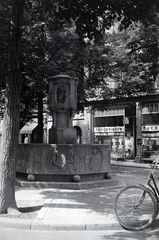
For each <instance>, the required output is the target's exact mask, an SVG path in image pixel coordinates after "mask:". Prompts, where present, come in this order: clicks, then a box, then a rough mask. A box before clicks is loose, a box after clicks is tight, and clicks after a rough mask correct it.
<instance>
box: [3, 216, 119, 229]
mask: <svg viewBox="0 0 159 240" xmlns="http://www.w3.org/2000/svg"><path fill="white" fill-rule="evenodd" d="M0 227H1V228H5V229H20V230H38V231H95V230H100V231H101V230H104V231H105V230H121V229H123V228H122V227H121V226H120V224H119V223H118V222H113V223H92V224H89V223H88V224H86V223H79V224H74V223H70V224H67V223H61V224H57V223H56V224H54V223H51V222H50V220H38V219H34V220H33V219H21V218H19V219H15V218H8V217H0Z"/></svg>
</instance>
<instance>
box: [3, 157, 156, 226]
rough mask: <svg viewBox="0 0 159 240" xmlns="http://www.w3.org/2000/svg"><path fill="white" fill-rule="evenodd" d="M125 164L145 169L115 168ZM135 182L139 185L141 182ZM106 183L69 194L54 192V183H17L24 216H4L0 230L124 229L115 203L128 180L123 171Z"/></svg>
mask: <svg viewBox="0 0 159 240" xmlns="http://www.w3.org/2000/svg"><path fill="white" fill-rule="evenodd" d="M125 164H126V166H128V167H131V164H133V167H142V166H141V165H140V166H139V165H135V164H134V163H131V164H128V163H119V162H118V164H117V162H114V163H112V166H116V167H115V168H116V169H118V166H120V167H125ZM144 165H145V164H144ZM143 167H144V166H143ZM147 167H148V166H146V168H147ZM127 179H129V175H128V176H127ZM134 180H135V181H136V182H137V181H139V179H137V178H135V179H134ZM106 181H107V182H106V184H105V187H102V188H93V189H86V190H67V189H60V188H57V189H56V188H52V186H51V183H50V185H49V184H48V185H47V184H46V183H35V182H27V181H22V180H21V179H17V183H16V201H17V205H18V208H20V209H21V211H22V213H21V214H20V216H16V215H14V213H13V215H12V214H10V215H8V216H0V227H1V228H2V227H7V228H20V229H36V230H37V229H38V230H69V231H70V230H111V229H114V230H118V229H122V228H121V226H120V225H119V223H118V221H117V219H116V217H115V214H114V200H115V197H116V195H117V193H118V192H119V191H120V189H121V188H122V187H124V186H126V184H127V180H126V178H123V176H121V175H120V170H119V172H118V174H117V173H113V172H112V178H111V179H110V180H106ZM157 221H158V219H157ZM157 224H158V223H157Z"/></svg>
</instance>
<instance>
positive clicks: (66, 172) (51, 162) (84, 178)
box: [17, 74, 110, 189]
mask: <svg viewBox="0 0 159 240" xmlns="http://www.w3.org/2000/svg"><path fill="white" fill-rule="evenodd" d="M77 85H78V80H77V78H73V77H70V76H68V75H66V74H60V75H58V76H54V77H51V78H49V109H50V114H51V116H52V119H53V123H52V127H51V129H50V130H49V144H19V148H18V151H19V154H18V156H19V157H18V160H17V172H20V173H25V174H27V178H28V180H31V181H33V180H34V181H47V182H52V183H53V182H55V183H65V184H66V183H68V184H67V187H69V188H75V189H76V188H77V189H79V188H81V186H82V188H88V187H91V183H92V186H96V187H97V186H99V185H100V186H101V184H104V183H105V181H108V180H107V178H108V175H109V172H110V143H109V142H108V144H77V140H76V139H77V134H76V129H75V128H73V127H72V117H73V113H74V111H75V110H76V106H77ZM95 183H98V185H96V184H95ZM58 186H59V185H58ZM60 186H62V187H63V185H60ZM71 186H72V187H71Z"/></svg>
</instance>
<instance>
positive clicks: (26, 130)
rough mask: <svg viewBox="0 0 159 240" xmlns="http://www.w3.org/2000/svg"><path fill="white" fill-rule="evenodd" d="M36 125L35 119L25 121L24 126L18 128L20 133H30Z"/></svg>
mask: <svg viewBox="0 0 159 240" xmlns="http://www.w3.org/2000/svg"><path fill="white" fill-rule="evenodd" d="M37 125H38V121H37V120H34V121H32V122H28V123H26V124H25V125H24V127H22V129H21V130H20V134H32V131H33V130H34V129H35V128H36V126H37Z"/></svg>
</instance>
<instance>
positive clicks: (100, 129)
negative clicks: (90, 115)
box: [94, 127, 124, 132]
mask: <svg viewBox="0 0 159 240" xmlns="http://www.w3.org/2000/svg"><path fill="white" fill-rule="evenodd" d="M94 132H124V127H95V128H94Z"/></svg>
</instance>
